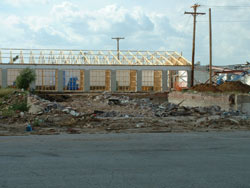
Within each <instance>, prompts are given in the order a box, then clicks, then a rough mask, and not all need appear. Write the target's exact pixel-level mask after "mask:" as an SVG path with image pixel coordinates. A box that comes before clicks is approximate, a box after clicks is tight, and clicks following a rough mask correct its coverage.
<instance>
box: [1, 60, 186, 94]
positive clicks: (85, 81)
mask: <svg viewBox="0 0 250 188" xmlns="http://www.w3.org/2000/svg"><path fill="white" fill-rule="evenodd" d="M26 67H29V68H31V69H35V70H54V77H53V75H52V77H53V78H52V77H47V78H48V79H53V80H54V82H55V83H54V84H55V85H54V88H52V89H49V91H51V92H52V91H58V92H64V91H66V90H65V78H64V76H65V74H64V72H65V71H66V70H69V71H71V70H78V71H79V76H78V77H79V83H78V84H79V88H81V89H80V90H74V91H78V92H80V91H82V92H90V91H91V90H90V89H91V88H90V87H91V84H90V80H91V79H90V76H91V74H90V72H91V70H103V71H105V88H106V89H105V90H106V91H110V92H117V91H118V89H117V70H128V71H129V84H128V87H129V91H130V92H141V91H142V82H143V77H142V71H143V70H152V71H153V72H154V76H153V77H152V79H154V80H153V83H154V92H164V91H167V90H168V89H169V88H168V87H169V84H168V82H169V70H173V69H174V67H170V66H162V67H157V66H156V67H155V69H153V67H152V66H148V67H143V66H131V67H130V66H128V67H118V66H114V67H112V66H111V67H108V66H103V67H102V66H100V67H98V66H95V67H94V66H89V67H88V66H79V68H78V67H77V66H62V67H59V66H54V65H53V66H52V65H46V66H45V65H33V66H31V65H30V66H29V65H0V71H1V74H0V76H1V79H0V81H1V84H0V85H1V87H2V88H6V87H8V71H9V70H12V69H17V70H22V69H24V68H26ZM102 68H103V69H102ZM147 68H148V69H147ZM182 68H183V69H184V70H185V69H186V70H187V71H188V68H189V67H180V66H178V67H176V71H178V70H182ZM41 75H42V74H41ZM41 75H39V76H40V77H39V78H40V79H42V78H41ZM38 83H40V82H36V83H33V84H32V88H36V87H37V86H40V85H35V84H38ZM41 84H44V82H41ZM42 86H43V85H42ZM43 88H44V87H39V89H40V90H43Z"/></svg>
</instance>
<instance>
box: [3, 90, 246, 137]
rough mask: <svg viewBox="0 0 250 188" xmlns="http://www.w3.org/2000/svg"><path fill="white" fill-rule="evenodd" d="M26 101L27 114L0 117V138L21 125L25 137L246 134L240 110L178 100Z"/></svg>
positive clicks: (147, 97) (106, 95) (88, 97)
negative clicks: (141, 133) (131, 134)
mask: <svg viewBox="0 0 250 188" xmlns="http://www.w3.org/2000/svg"><path fill="white" fill-rule="evenodd" d="M16 96H20V95H19V94H18V93H16V94H14V95H13V97H16ZM50 98H53V97H50ZM23 99H24V98H23ZM54 99H56V97H54ZM27 103H28V106H29V110H28V112H19V113H18V114H17V115H13V116H12V117H8V121H9V122H8V123H6V119H3V120H1V118H0V135H1V134H2V131H5V130H6V129H7V130H9V131H10V132H13V131H14V132H16V133H18V134H19V133H20V134H21V133H22V134H27V132H25V127H26V125H27V123H30V124H31V126H32V128H34V129H33V131H32V132H30V134H59V133H60V132H67V133H70V134H78V133H82V132H89V133H92V132H93V133H94V132H126V131H128V132H137V131H141V132H180V131H207V130H227V129H228V130H232V129H237V130H238V129H240V130H250V118H249V116H247V115H246V114H244V113H242V112H240V111H224V110H222V109H221V107H220V106H210V107H186V106H182V102H180V103H179V104H173V103H169V102H167V98H166V97H164V98H162V101H159V98H157V100H154V96H151V95H144V96H139V95H128V94H127V95H111V94H109V93H103V94H98V95H96V94H93V95H91V94H87V95H81V96H74V97H71V98H69V97H67V98H66V100H65V101H61V102H57V101H56V100H53V101H50V100H47V99H44V98H42V97H40V96H37V95H31V94H29V95H28V96H27ZM8 104H12V100H10V99H6V100H4V101H2V105H3V106H5V108H7V105H8ZM0 112H1V111H0ZM1 114H2V115H1ZM1 114H0V117H2V116H3V113H2V112H1ZM4 117H5V116H3V118H4ZM19 117H21V118H19ZM17 122H20V123H19V124H20V125H19V126H17V125H16V123H17ZM4 134H7V133H4Z"/></svg>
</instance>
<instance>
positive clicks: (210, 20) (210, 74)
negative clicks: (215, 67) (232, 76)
mask: <svg viewBox="0 0 250 188" xmlns="http://www.w3.org/2000/svg"><path fill="white" fill-rule="evenodd" d="M209 81H210V84H211V85H212V16H211V8H210V9H209Z"/></svg>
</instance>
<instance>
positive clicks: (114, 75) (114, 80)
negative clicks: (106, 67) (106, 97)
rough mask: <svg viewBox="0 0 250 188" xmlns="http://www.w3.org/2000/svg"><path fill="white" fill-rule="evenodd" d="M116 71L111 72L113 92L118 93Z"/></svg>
mask: <svg viewBox="0 0 250 188" xmlns="http://www.w3.org/2000/svg"><path fill="white" fill-rule="evenodd" d="M116 90H117V88H116V70H111V92H116Z"/></svg>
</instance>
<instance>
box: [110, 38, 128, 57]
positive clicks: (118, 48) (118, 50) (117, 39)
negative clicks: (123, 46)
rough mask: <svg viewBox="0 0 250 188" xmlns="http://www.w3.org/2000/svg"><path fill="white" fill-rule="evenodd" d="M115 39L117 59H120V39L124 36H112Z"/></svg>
mask: <svg viewBox="0 0 250 188" xmlns="http://www.w3.org/2000/svg"><path fill="white" fill-rule="evenodd" d="M112 39H114V40H116V41H117V59H118V60H120V43H119V42H120V40H122V39H125V38H124V37H114V38H112Z"/></svg>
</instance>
